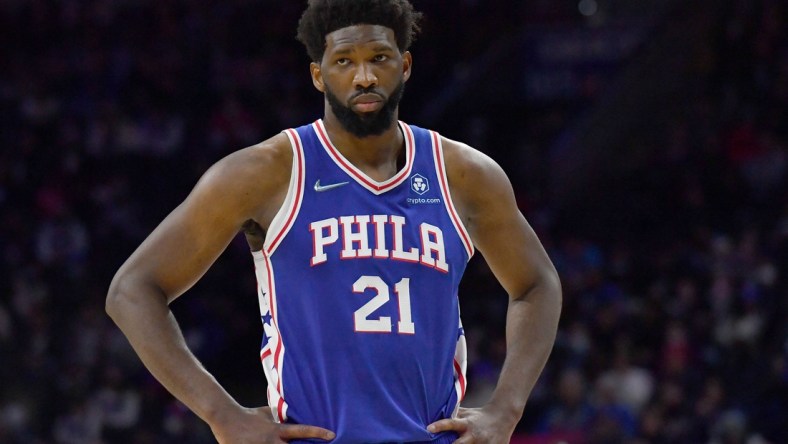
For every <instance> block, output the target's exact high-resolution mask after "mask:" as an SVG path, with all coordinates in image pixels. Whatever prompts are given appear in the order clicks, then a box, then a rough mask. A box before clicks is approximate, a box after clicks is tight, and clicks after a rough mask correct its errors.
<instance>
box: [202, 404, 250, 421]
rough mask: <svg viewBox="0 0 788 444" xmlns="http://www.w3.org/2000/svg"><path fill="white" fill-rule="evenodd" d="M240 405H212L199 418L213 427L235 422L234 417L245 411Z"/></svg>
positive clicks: (206, 407)
mask: <svg viewBox="0 0 788 444" xmlns="http://www.w3.org/2000/svg"><path fill="white" fill-rule="evenodd" d="M244 410H245V409H244V407H242V406H241V405H240V404H238V403H236V402H234V401H231V402H221V403H210V404H208V405H207V406H205V408H204V409H203V410H202V412H200V413H198V416H199V417H200V418H202V420H203V421H205V422H206V423H208V425H210V426H211V427H214V426H216V425H220V424H225V423H229V422H232V421H233V419H232V418H233V417H235V416H237V415H240V414H242V413H243V411H244Z"/></svg>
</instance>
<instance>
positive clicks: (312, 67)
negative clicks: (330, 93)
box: [309, 62, 326, 93]
mask: <svg viewBox="0 0 788 444" xmlns="http://www.w3.org/2000/svg"><path fill="white" fill-rule="evenodd" d="M309 72H310V73H311V74H312V84H313V85H315V88H316V89H317V90H318V91H320V92H322V93H324V92H326V87H325V84H324V83H323V72H322V71H321V70H320V65H318V64H317V63H315V62H312V63H310V64H309Z"/></svg>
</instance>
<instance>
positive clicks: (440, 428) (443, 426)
mask: <svg viewBox="0 0 788 444" xmlns="http://www.w3.org/2000/svg"><path fill="white" fill-rule="evenodd" d="M467 429H468V426H467V424H465V421H461V420H458V419H451V418H449V419H441V420H440V421H435V422H433V423H432V424H430V425H428V426H427V430H428V431H429V432H430V433H439V432H446V431H449V430H452V431H455V432H459V433H464V432H465V431H466V430H467Z"/></svg>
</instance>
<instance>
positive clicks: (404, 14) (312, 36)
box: [296, 0, 422, 63]
mask: <svg viewBox="0 0 788 444" xmlns="http://www.w3.org/2000/svg"><path fill="white" fill-rule="evenodd" d="M421 19H422V14H421V13H420V12H417V11H416V10H414V9H413V5H411V4H410V2H409V1H408V0H309V6H307V8H306V10H305V11H304V13H303V14H302V15H301V20H299V22H298V35H297V36H296V38H297V39H298V40H299V41H300V42H301V43H303V44H304V46H306V52H307V54H309V57H310V58H311V59H312V61H314V62H316V63H320V61H321V60H322V59H323V53H324V52H325V50H326V36H327V35H328V34H330V33H332V32H334V31H336V30H337V29H342V28H346V27H348V26H354V25H362V24H363V25H380V26H385V27H387V28H390V29H392V30H393V31H394V36H395V37H396V39H397V47H398V48H399V50H400V52H405V51H406V50H407V49H408V48H409V47H410V45H411V43H413V41H414V40H415V39H416V36H417V35H418V33H419V32H420V31H421V27H420V26H419V22H420V21H421Z"/></svg>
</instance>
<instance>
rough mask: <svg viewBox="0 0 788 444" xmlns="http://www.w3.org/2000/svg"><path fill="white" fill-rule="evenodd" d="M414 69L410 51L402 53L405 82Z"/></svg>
mask: <svg viewBox="0 0 788 444" xmlns="http://www.w3.org/2000/svg"><path fill="white" fill-rule="evenodd" d="M412 67H413V56H412V55H411V54H410V51H405V52H403V53H402V78H403V80H404V81H405V82H407V81H408V79H409V78H410V72H411V71H410V70H411V68H412Z"/></svg>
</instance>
